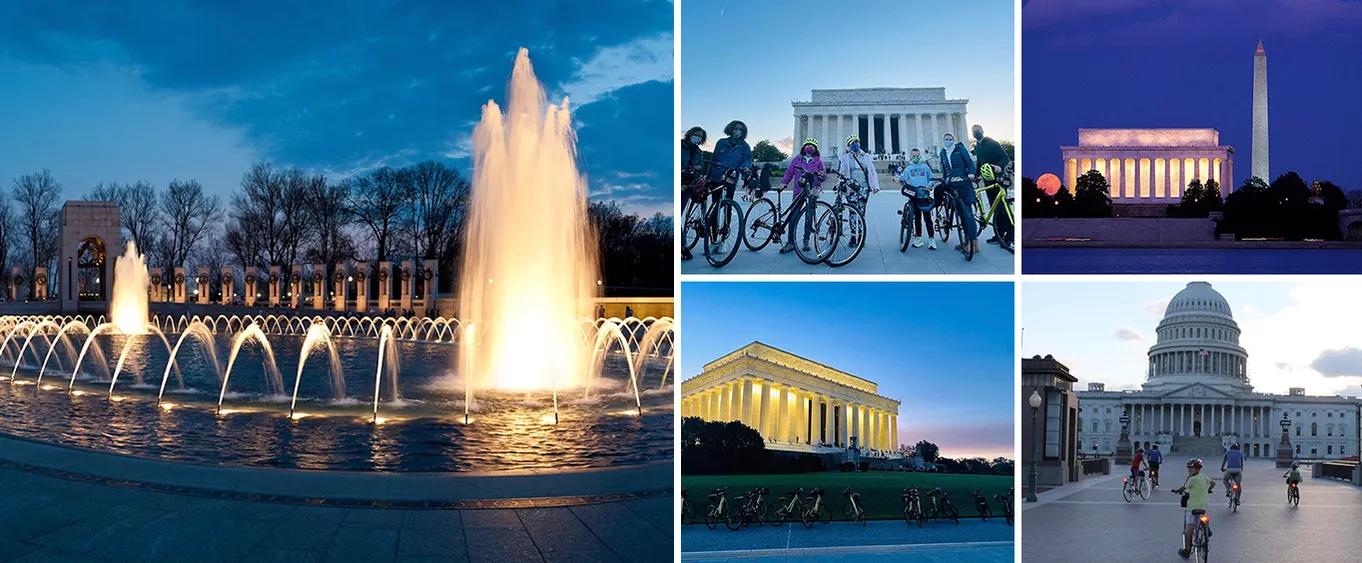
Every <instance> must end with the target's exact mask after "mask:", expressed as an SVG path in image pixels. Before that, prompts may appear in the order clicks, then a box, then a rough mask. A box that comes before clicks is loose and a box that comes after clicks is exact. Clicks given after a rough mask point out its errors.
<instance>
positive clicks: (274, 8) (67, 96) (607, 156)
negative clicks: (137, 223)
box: [0, 0, 675, 214]
mask: <svg viewBox="0 0 1362 563" xmlns="http://www.w3.org/2000/svg"><path fill="white" fill-rule="evenodd" d="M673 19H674V18H673V4H672V3H671V2H668V1H665V0H654V1H643V2H639V1H638V0H605V1H600V2H592V3H591V6H590V9H583V6H582V5H581V4H580V3H577V2H567V1H552V0H531V1H527V2H514V3H498V2H479V3H468V2H418V1H405V2H381V3H379V2H369V1H365V0H341V1H338V2H330V3H327V5H326V6H325V7H322V6H320V5H318V4H317V3H315V2H303V1H301V0H289V1H273V0H271V1H264V0H250V1H242V2H230V3H216V2H213V3H203V2H198V3H193V6H189V5H186V4H181V3H175V4H174V5H173V6H172V5H171V4H169V3H166V2H160V1H152V0H119V1H109V2H79V1H75V0H55V1H50V0H19V1H14V2H6V3H5V8H4V9H3V10H0V83H3V84H4V87H3V88H0V123H4V128H3V133H0V184H3V187H4V189H5V190H8V189H9V188H10V186H11V182H12V181H13V179H14V178H16V177H18V176H20V175H22V174H30V173H34V172H38V171H40V170H42V169H43V168H49V169H51V170H52V174H53V176H54V177H55V178H56V179H57V181H59V182H61V183H62V184H63V185H64V186H65V188H66V193H65V196H66V197H67V198H70V199H78V198H79V197H80V196H82V195H84V194H85V193H86V192H88V191H89V190H90V188H91V187H93V186H94V185H95V184H96V183H98V182H108V181H115V182H120V183H131V182H134V181H137V180H146V181H149V182H152V183H153V184H155V185H156V186H158V187H159V188H162V189H164V188H165V186H166V185H167V184H168V183H169V182H170V181H171V180H172V179H175V178H179V179H189V178H194V179H197V180H199V181H200V182H201V183H202V184H203V185H204V187H205V188H206V189H207V190H208V191H209V192H210V193H214V194H218V195H221V196H223V197H224V199H226V197H227V196H228V194H230V193H231V192H232V191H233V190H234V189H235V188H236V187H237V186H238V184H239V183H240V180H241V176H242V174H243V173H244V172H246V170H247V168H248V167H249V166H250V164H251V162H252V161H255V160H267V161H269V162H272V163H273V164H275V165H276V166H298V167H301V168H304V169H306V170H309V171H312V172H318V173H324V174H326V175H327V176H328V177H331V178H333V179H340V178H341V177H343V176H345V175H349V174H352V173H356V172H363V171H366V170H369V169H372V168H375V167H377V166H380V165H392V166H400V165H405V164H409V163H412V162H416V161H421V160H426V159H436V160H444V161H446V162H447V163H449V164H452V165H454V166H457V167H458V168H460V169H462V170H464V173H465V175H466V176H470V175H471V174H469V173H468V171H467V166H468V163H469V159H468V157H469V154H470V146H469V138H470V136H471V134H472V130H473V125H474V124H475V122H476V120H477V119H478V117H479V115H480V112H481V107H482V105H483V104H485V103H486V102H487V101H488V100H489V99H495V100H497V101H498V102H504V101H505V96H506V85H507V83H508V81H509V79H510V74H511V66H512V63H513V62H514V59H515V54H516V50H517V49H518V48H520V47H526V48H528V49H529V52H530V60H531V61H532V62H533V64H534V67H535V71H536V73H537V74H538V76H539V79H540V80H541V81H542V82H544V83H545V85H546V87H547V90H548V92H549V97H550V99H551V100H552V101H555V102H556V101H560V100H561V98H562V96H564V95H567V96H569V97H570V99H571V109H572V111H573V113H574V120H575V121H576V124H577V128H578V131H577V132H578V137H579V139H580V141H579V144H578V149H579V152H580V162H581V164H582V166H583V171H584V172H585V173H586V174H587V175H588V178H589V180H590V183H591V191H592V193H593V197H595V198H608V199H615V200H618V201H620V202H621V204H622V205H623V206H624V207H625V208H626V210H630V211H638V212H642V213H652V212H655V211H661V212H664V213H667V214H670V213H671V212H672V209H673V207H672V199H673V198H672V193H673V192H674V191H675V190H674V188H673V182H672V169H673V162H674V157H673V153H674V152H675V151H674V150H673V148H674V145H675V142H674V139H673V138H672V136H671V135H670V133H669V131H671V129H672V114H673V83H672V80H673V56H672V55H673V53H672V52H673V33H672V29H673Z"/></svg>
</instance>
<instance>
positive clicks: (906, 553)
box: [681, 541, 1016, 563]
mask: <svg viewBox="0 0 1362 563" xmlns="http://www.w3.org/2000/svg"><path fill="white" fill-rule="evenodd" d="M1015 558H1016V555H1015V550H1014V547H1013V543H1012V542H1010V541H1008V542H988V543H970V544H926V545H908V546H878V547H836V548H823V549H792V550H783V551H746V552H734V551H730V552H709V553H700V554H686V553H682V554H681V560H682V561H685V562H688V563H691V562H693V563H851V562H865V563H1011V562H1012V561H1014V560H1015Z"/></svg>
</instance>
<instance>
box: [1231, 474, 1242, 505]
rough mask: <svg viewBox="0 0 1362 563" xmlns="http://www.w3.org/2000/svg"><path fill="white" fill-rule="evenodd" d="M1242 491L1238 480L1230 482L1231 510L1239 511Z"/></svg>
mask: <svg viewBox="0 0 1362 563" xmlns="http://www.w3.org/2000/svg"><path fill="white" fill-rule="evenodd" d="M1240 492H1242V488H1241V487H1240V486H1239V482H1238V481H1235V482H1234V483H1231V484H1230V512H1239V493H1240Z"/></svg>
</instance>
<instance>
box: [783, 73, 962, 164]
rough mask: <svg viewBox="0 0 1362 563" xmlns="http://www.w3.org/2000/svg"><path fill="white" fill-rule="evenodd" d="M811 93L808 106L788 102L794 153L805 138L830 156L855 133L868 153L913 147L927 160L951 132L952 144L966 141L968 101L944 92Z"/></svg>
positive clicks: (899, 152) (898, 151)
mask: <svg viewBox="0 0 1362 563" xmlns="http://www.w3.org/2000/svg"><path fill="white" fill-rule="evenodd" d="M810 94H811V96H810V99H809V101H807V102H801V101H795V102H791V103H790V105H791V106H792V107H793V109H794V149H795V152H798V151H799V147H800V146H801V145H802V144H803V142H804V139H809V138H814V139H818V146H819V152H820V153H821V154H822V155H823V156H824V157H835V156H837V155H840V154H841V153H842V152H844V151H845V150H846V146H845V141H846V138H847V137H849V136H851V135H856V136H858V137H860V138H861V147H862V149H863V150H865V151H866V152H868V153H870V154H873V155H883V156H884V157H890V156H891V155H907V154H908V151H911V150H913V149H918V150H920V151H922V156H923V158H924V159H926V160H931V159H934V158H935V155H936V151H938V150H940V147H941V136H942V135H945V134H946V133H952V134H954V135H955V139H956V140H957V141H960V142H968V141H969V140H970V136H969V125H968V124H967V112H966V107H967V106H968V105H969V99H968V98H964V99H950V98H947V97H946V89H945V88H857V89H850V90H813V91H812V92H811V93H810ZM899 159H900V160H901V159H902V157H900V158H899Z"/></svg>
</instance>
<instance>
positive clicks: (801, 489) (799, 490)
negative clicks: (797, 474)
mask: <svg viewBox="0 0 1362 563" xmlns="http://www.w3.org/2000/svg"><path fill="white" fill-rule="evenodd" d="M803 492H804V487H796V488H793V489H790V492H789V493H786V494H788V495H790V496H792V497H797V496H799V495H800V494H802V493H803Z"/></svg>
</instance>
